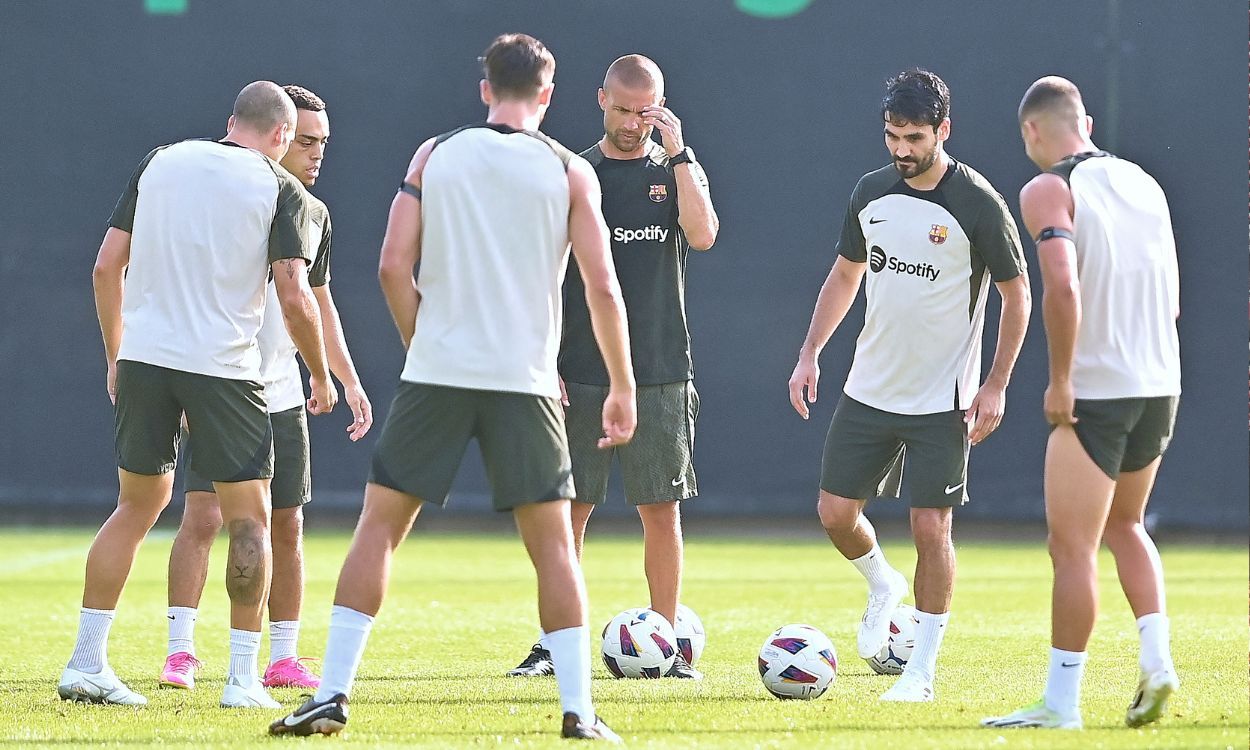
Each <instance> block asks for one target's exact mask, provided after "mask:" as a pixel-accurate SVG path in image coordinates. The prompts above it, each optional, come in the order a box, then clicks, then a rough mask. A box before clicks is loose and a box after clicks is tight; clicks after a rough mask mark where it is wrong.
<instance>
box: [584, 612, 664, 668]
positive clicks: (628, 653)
mask: <svg viewBox="0 0 1250 750" xmlns="http://www.w3.org/2000/svg"><path fill="white" fill-rule="evenodd" d="M601 653H602V656H603V663H604V665H605V666H607V668H608V671H609V672H611V673H612V674H613V675H615V676H616V677H633V678H644V679H656V678H659V677H663V676H664V675H665V674H666V673H667V672H668V670H669V669H671V668H672V666H673V661H674V660H675V659H676V658H677V636H676V634H674V633H673V626H672V625H669V623H668V620H666V619H664V616H663V615H661V614H660V613H658V612H654V611H652V610H650V609H643V608H637V609H627V610H625V611H624V612H622V613H620V614H619V615H617V616H616V617H613V618H612V620H611V621H610V622H608V624H607V626H605V627H604V629H603V647H602V649H601Z"/></svg>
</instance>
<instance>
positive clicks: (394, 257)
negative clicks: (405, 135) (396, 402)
mask: <svg viewBox="0 0 1250 750" xmlns="http://www.w3.org/2000/svg"><path fill="white" fill-rule="evenodd" d="M433 150H434V139H433V138H431V139H430V140H428V141H426V142H425V143H423V144H421V147H420V148H418V149H417V153H416V154H414V155H413V157H412V161H411V162H409V164H408V171H407V173H405V175H404V183H403V184H404V185H405V186H407V187H405V188H404V189H402V190H400V192H398V193H396V194H395V198H394V199H393V200H392V201H391V211H390V215H389V216H388V217H387V220H386V236H385V237H384V238H383V240H382V252H381V255H380V257H379V259H378V283H379V284H381V285H382V296H384V297H385V298H386V306H387V307H389V308H390V311H391V317H392V318H393V319H394V320H395V327H396V328H397V329H399V339H400V341H401V342H403V345H404V349H405V350H407V349H408V346H409V345H410V344H411V343H412V335H413V333H414V332H415V331H416V327H417V309H418V308H419V307H420V304H421V295H419V294H418V293H417V280H416V278H415V277H414V276H413V269H414V268H415V267H416V265H417V261H418V260H420V259H421V198H420V194H421V184H422V183H421V173H422V172H423V171H424V169H425V162H426V160H427V159H429V158H430V152H431V151H433Z"/></svg>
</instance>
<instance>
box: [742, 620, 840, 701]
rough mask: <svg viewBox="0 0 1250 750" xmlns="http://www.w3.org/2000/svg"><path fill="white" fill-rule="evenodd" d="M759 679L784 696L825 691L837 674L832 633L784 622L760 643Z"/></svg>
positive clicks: (802, 696) (811, 696)
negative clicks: (830, 638) (830, 637)
mask: <svg viewBox="0 0 1250 750" xmlns="http://www.w3.org/2000/svg"><path fill="white" fill-rule="evenodd" d="M759 668H760V681H761V682H763V683H764V688H765V689H766V690H768V692H769V693H772V694H773V695H774V696H775V697H777V698H781V699H782V700H788V699H791V698H795V699H798V700H812V699H814V698H819V697H820V696H822V695H824V693H825V691H826V690H828V689H829V686H830V685H832V684H833V680H834V678H836V677H837V676H838V657H837V654H836V652H835V651H834V649H833V642H832V641H830V640H829V637H828V636H826V635H825V634H824V633H822V632H820V631H819V630H817V629H816V628H814V627H812V626H811V625H785V626H783V627H780V628H777V630H775V631H773V634H772V635H770V636H768V639H767V640H765V641H764V645H763V646H761V647H760V658H759Z"/></svg>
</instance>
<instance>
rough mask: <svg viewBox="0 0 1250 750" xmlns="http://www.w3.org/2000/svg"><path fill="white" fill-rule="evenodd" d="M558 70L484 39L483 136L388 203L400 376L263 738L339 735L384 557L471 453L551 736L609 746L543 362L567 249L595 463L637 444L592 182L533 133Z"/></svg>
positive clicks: (416, 159) (552, 361)
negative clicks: (317, 682) (481, 474)
mask: <svg viewBox="0 0 1250 750" xmlns="http://www.w3.org/2000/svg"><path fill="white" fill-rule="evenodd" d="M554 69H555V60H554V58H553V57H552V56H551V53H550V52H548V51H547V48H546V47H544V46H543V44H542V43H541V42H539V41H538V40H537V39H534V38H533V37H530V36H526V35H524V34H509V35H506V36H503V37H499V38H497V39H496V40H495V41H494V43H492V44H491V46H490V48H489V49H488V50H487V51H486V54H485V55H484V56H483V70H484V72H485V74H486V78H485V80H483V81H482V82H481V83H480V91H481V98H482V102H483V103H484V104H485V105H486V106H487V107H488V108H489V112H488V114H487V117H486V122H484V123H481V124H477V125H467V126H465V127H462V128H458V129H456V130H453V131H451V132H449V133H445V134H443V135H440V136H437V137H435V138H431V139H429V140H427V141H426V142H425V143H423V144H421V147H420V148H418V149H417V152H416V154H415V155H414V156H413V158H412V161H411V163H410V164H409V165H408V171H407V174H406V176H405V178H404V181H403V183H401V185H400V189H399V193H398V194H397V195H396V196H395V199H394V200H393V201H392V203H391V212H390V216H389V219H388V222H387V227H386V237H385V239H384V240H383V243H382V257H381V261H380V264H379V271H378V275H379V277H380V280H381V283H382V291H383V293H384V295H385V296H386V301H387V304H388V305H389V306H390V309H391V316H392V317H393V318H394V319H395V325H396V327H397V328H398V329H399V336H400V340H401V341H402V342H403V344H404V346H405V347H406V348H407V350H408V356H407V361H406V363H405V365H404V370H403V372H402V373H401V375H400V383H399V389H398V390H397V391H396V394H395V400H394V402H393V403H392V405H391V410H390V413H389V414H388V415H387V418H386V424H385V426H384V427H383V428H382V436H381V437H380V438H379V440H378V443H377V446H376V448H375V450H374V455H373V466H372V470H371V472H370V476H369V483H368V484H367V485H366V486H365V499H364V509H363V510H362V512H361V517H360V522H359V524H358V525H357V526H356V534H355V537H354V538H353V539H352V546H351V550H350V551H349V552H348V554H347V560H346V561H344V563H343V570H342V572H341V573H340V574H339V583H338V589H337V591H336V592H335V597H334V608H333V610H332V611H331V614H330V633H329V639H328V643H327V645H326V654H325V670H324V674H323V675H322V679H321V687H319V688H318V689H317V692H316V694H315V695H314V696H313V697H312V698H310V699H309V700H308V702H306V703H305V704H304V705H303V706H301V707H300V708H299V709H298V710H296V711H295V712H294V713H292V714H290V715H288V716H286V717H284V718H282V719H279V720H277V721H275V722H274V723H273V724H271V725H270V727H269V731H270V733H271V734H299V735H307V734H313V733H321V734H336V733H338V732H340V731H342V729H343V727H344V726H345V725H346V723H347V700H348V694H349V693H350V691H351V686H352V682H353V680H354V679H355V676H356V670H357V668H358V667H359V664H360V659H361V657H362V656H363V654H364V648H365V641H366V639H367V637H368V634H369V630H370V629H371V628H372V626H373V619H374V617H375V616H376V615H377V613H378V610H379V609H380V608H381V606H382V599H383V597H384V596H385V593H386V581H387V577H388V574H389V570H390V564H391V559H392V556H393V554H394V552H395V549H396V548H397V547H398V545H399V544H400V542H401V541H403V539H404V537H405V536H407V534H408V531H409V529H410V528H411V527H412V523H413V521H414V520H416V517H417V513H418V512H419V511H420V510H421V507H422V506H423V505H424V504H425V503H427V502H432V503H435V504H436V505H442V504H444V503H445V502H446V500H447V493H448V490H449V489H450V487H451V484H452V480H453V478H454V477H455V474H456V471H457V469H458V468H459V465H460V462H461V459H462V458H463V456H464V451H465V449H466V448H467V447H468V443H469V441H470V440H471V439H473V438H477V441H478V445H479V447H480V448H481V451H482V458H483V460H484V463H485V464H486V473H487V476H488V477H489V479H490V483H491V490H492V494H493V501H494V505H495V508H496V509H497V510H500V511H510V512H511V513H512V515H513V518H514V519H515V521H516V525H517V529H518V530H519V531H520V534H521V538H522V540H523V541H524V543H525V549H526V551H527V552H528V553H529V556H530V560H531V561H532V563H533V565H534V569H535V571H536V573H537V577H538V616H539V620H540V621H541V623H542V627H543V631H544V632H545V643H546V644H547V646H548V648H550V649H551V653H552V657H553V660H554V663H555V674H556V681H557V683H558V686H559V691H560V703H561V708H562V711H563V721H562V726H561V733H562V735H563V736H565V737H575V738H582V739H603V740H616V741H619V738H618V737H617V736H616V735H615V734H614V733H613V732H612V730H611V729H609V728H608V727H607V726H606V725H605V724H604V723H603V721H601V720H600V719H599V718H598V717H597V716H596V715H595V712H594V706H593V705H592V703H591V698H590V631H589V629H588V628H587V626H586V594H585V585H584V583H583V582H582V574H581V566H580V565H579V564H578V561H577V556H576V554H575V552H574V549H573V534H572V529H571V526H570V523H569V498H571V497H572V496H573V481H572V470H571V468H570V465H569V450H568V442H567V439H566V438H565V432H564V414H563V410H562V409H561V407H560V401H559V399H560V382H559V376H558V374H557V371H556V353H557V350H558V348H559V344H560V317H559V314H560V296H559V295H560V280H561V278H562V276H563V272H564V269H565V267H566V264H567V260H568V251H569V245H570V243H571V245H572V248H573V253H574V254H575V255H576V256H577V260H578V267H579V268H580V269H581V274H582V277H583V279H584V282H585V286H586V302H587V305H588V306H589V307H590V311H591V315H592V317H593V319H594V327H595V333H596V337H597V339H598V341H599V342H600V347H601V351H602V354H603V358H604V361H605V362H606V363H607V369H608V372H609V373H611V381H612V385H611V387H610V391H609V394H608V397H607V399H605V401H604V405H603V410H602V412H601V416H600V423H599V424H600V429H601V430H602V433H601V436H600V438H599V446H600V447H601V448H609V447H612V446H616V445H621V444H624V443H626V442H628V441H629V439H630V437H631V436H632V435H633V432H634V426H635V423H636V415H635V405H634V379H633V372H632V369H631V367H630V358H629V334H628V328H627V324H626V319H625V310H624V305H623V303H622V301H621V294H620V287H619V284H618V282H617V279H616V273H615V272H614V271H613V268H612V262H611V258H610V256H609V255H608V240H607V228H606V227H605V226H604V223H603V215H602V213H601V212H600V208H599V181H598V179H597V178H596V177H595V172H594V170H593V169H592V168H591V167H590V165H589V164H587V163H586V161H585V160H584V159H582V158H580V157H578V156H575V155H574V154H572V153H570V152H569V151H568V150H567V149H565V148H564V147H563V146H561V145H560V144H559V143H557V142H555V141H554V140H552V139H550V138H548V137H547V136H545V135H543V134H542V133H540V132H538V126H539V125H540V124H541V123H542V120H543V116H544V115H545V114H546V112H547V107H548V105H549V104H550V102H551V94H552V91H553V90H554V85H553V84H552V81H551V79H552V75H553V74H554V72H555V70H554ZM535 82H537V84H538V85H537V88H535V87H534V86H533V84H534V83H535ZM496 84H498V85H499V87H500V88H498V89H497V88H496ZM418 261H420V263H421V274H420V280H419V281H417V280H414V278H413V268H414V267H415V266H416V264H417V262H418Z"/></svg>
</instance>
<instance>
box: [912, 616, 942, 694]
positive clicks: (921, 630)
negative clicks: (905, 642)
mask: <svg viewBox="0 0 1250 750" xmlns="http://www.w3.org/2000/svg"><path fill="white" fill-rule="evenodd" d="M950 618H951V613H950V612H943V613H942V614H940V615H935V614H930V613H928V612H921V611H920V610H916V619H917V620H919V621H920V625H919V626H918V627H917V628H916V648H915V649H914V650H913V651H912V652H911V658H910V659H908V660H907V666H906V667H904V668H903V669H904V671H906V672H910V673H912V674H915V675H918V676H920V677H923V678H924V680H925V681H926V682H933V676H934V675H935V674H936V672H937V657H938V649H940V648H942V637H943V636H944V635H946V623H947V622H948V621H950Z"/></svg>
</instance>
